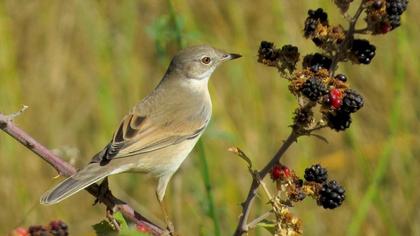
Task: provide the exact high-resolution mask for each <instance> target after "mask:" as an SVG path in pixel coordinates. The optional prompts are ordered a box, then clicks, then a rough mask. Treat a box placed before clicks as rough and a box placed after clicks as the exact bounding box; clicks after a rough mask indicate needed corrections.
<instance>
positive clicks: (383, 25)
mask: <svg viewBox="0 0 420 236" xmlns="http://www.w3.org/2000/svg"><path fill="white" fill-rule="evenodd" d="M391 30H392V26H391V25H390V24H389V23H387V22H383V23H381V24H380V32H381V33H382V34H386V33H388V32H389V31H391Z"/></svg>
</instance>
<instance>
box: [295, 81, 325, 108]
mask: <svg viewBox="0 0 420 236" xmlns="http://www.w3.org/2000/svg"><path fill="white" fill-rule="evenodd" d="M300 91H301V93H302V94H303V95H304V96H305V97H307V98H309V99H310V100H311V101H313V102H316V101H317V100H318V99H319V98H320V97H322V96H323V95H325V94H327V93H328V90H327V88H326V87H325V85H324V83H323V82H322V79H320V78H317V77H315V76H314V77H311V78H309V79H307V80H306V81H305V82H304V83H303V85H302V88H301V90H300Z"/></svg>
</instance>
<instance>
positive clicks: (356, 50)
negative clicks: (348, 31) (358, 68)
mask: <svg viewBox="0 0 420 236" xmlns="http://www.w3.org/2000/svg"><path fill="white" fill-rule="evenodd" d="M375 51H376V47H375V45H372V44H370V43H369V41H367V40H364V39H355V40H354V41H353V44H352V47H351V52H352V54H353V55H354V56H355V57H356V59H357V62H358V63H362V64H369V63H370V62H371V61H372V58H373V57H374V56H375Z"/></svg>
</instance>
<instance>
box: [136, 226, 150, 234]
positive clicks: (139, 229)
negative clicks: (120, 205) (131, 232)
mask: <svg viewBox="0 0 420 236" xmlns="http://www.w3.org/2000/svg"><path fill="white" fill-rule="evenodd" d="M136 228H137V231H139V232H142V233H148V232H149V229H148V228H147V227H146V226H144V225H137V226H136Z"/></svg>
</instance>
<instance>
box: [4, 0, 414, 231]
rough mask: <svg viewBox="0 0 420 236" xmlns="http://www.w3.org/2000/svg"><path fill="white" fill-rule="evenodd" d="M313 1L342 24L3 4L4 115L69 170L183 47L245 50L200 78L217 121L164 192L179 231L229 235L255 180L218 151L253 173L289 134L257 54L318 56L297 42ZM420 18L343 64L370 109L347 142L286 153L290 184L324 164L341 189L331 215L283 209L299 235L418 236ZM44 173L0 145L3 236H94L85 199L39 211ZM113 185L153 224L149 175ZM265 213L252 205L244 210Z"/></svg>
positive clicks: (270, 9) (161, 7) (94, 213)
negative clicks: (265, 46) (287, 47)
mask: <svg viewBox="0 0 420 236" xmlns="http://www.w3.org/2000/svg"><path fill="white" fill-rule="evenodd" d="M318 3H322V4H323V5H322V6H324V7H326V6H327V9H328V10H329V12H330V13H331V14H330V19H331V20H332V21H334V20H340V22H343V21H342V19H341V17H340V16H339V15H338V14H337V11H335V8H334V7H333V6H331V5H330V2H329V1H327V2H324V1H305V0H300V1H281V2H279V1H262V2H260V3H258V4H255V3H254V2H242V3H241V4H239V3H235V2H229V3H227V2H223V1H203V0H199V1H185V0H174V1H161V2H156V1H130V0H124V1H118V2H111V1H80V0H69V1H34V2H31V3H26V2H23V1H9V0H4V1H1V2H0V112H4V113H10V112H14V111H16V110H18V109H19V108H20V107H21V105H22V104H25V105H29V107H30V108H29V110H28V111H27V112H26V113H25V114H24V115H22V116H21V117H19V118H18V120H17V121H16V122H17V123H18V125H19V126H21V127H22V128H24V129H25V130H27V131H28V132H29V133H30V134H32V135H33V136H34V137H35V138H37V139H39V140H40V141H41V142H42V143H44V144H46V145H47V146H48V147H50V148H63V147H66V146H70V147H76V148H77V149H78V150H79V153H80V155H78V156H77V157H67V158H68V159H73V160H74V161H75V164H76V165H77V166H81V165H83V164H84V163H86V162H87V161H88V160H89V159H90V157H91V156H92V155H93V154H94V153H95V152H97V151H98V150H99V149H101V148H103V146H104V145H105V144H106V142H107V141H108V140H109V139H110V136H111V134H112V132H113V130H114V129H115V127H116V126H117V125H118V122H119V119H120V118H121V117H122V116H123V115H124V114H125V113H126V112H127V110H128V109H130V107H131V106H132V105H134V104H135V103H136V102H137V101H138V100H139V99H141V98H142V97H144V96H145V95H147V94H148V93H149V92H150V91H151V90H152V89H153V87H154V86H155V85H156V84H157V83H158V82H159V80H160V78H161V76H162V74H163V73H164V71H165V69H166V66H167V64H168V62H169V60H170V57H171V55H173V54H174V53H175V52H176V51H177V50H178V48H179V47H182V46H184V45H191V44H198V43H209V44H212V45H214V46H216V47H218V48H221V49H224V50H226V51H232V52H237V53H241V54H243V55H244V57H243V58H241V59H240V60H237V61H233V62H231V63H229V64H226V65H223V66H222V67H221V68H219V69H218V70H217V71H216V72H215V74H214V76H213V77H212V79H211V81H210V90H211V91H210V92H211V95H212V100H213V118H212V121H211V124H210V126H209V128H208V130H207V131H206V133H205V134H204V135H203V137H202V139H203V142H202V143H203V147H197V148H196V150H195V151H194V153H192V155H191V156H190V158H189V159H187V160H186V162H185V163H184V164H183V166H182V168H181V170H180V171H179V173H178V174H177V175H176V176H175V179H174V180H173V181H172V182H171V186H170V188H169V190H168V192H167V203H168V204H169V210H170V213H171V215H172V217H173V221H174V222H175V223H176V226H177V229H179V231H180V232H181V233H182V234H183V235H197V234H200V235H229V234H230V233H231V232H233V230H234V226H235V223H236V220H237V217H238V214H239V212H240V206H239V203H240V202H241V201H242V200H243V198H244V197H245V194H246V191H247V189H248V186H249V184H250V182H251V178H250V176H249V174H248V172H247V169H246V167H245V165H244V163H243V162H242V161H241V160H239V159H238V158H236V157H235V156H233V155H232V154H230V153H228V152H227V151H226V150H227V148H228V147H229V146H232V145H236V146H239V147H241V148H242V149H243V150H244V151H245V152H246V153H247V154H248V155H249V156H250V157H251V158H252V159H253V161H254V162H255V165H256V166H258V167H261V166H262V165H263V164H264V163H265V162H266V161H267V159H268V158H269V157H270V156H272V154H273V153H274V152H275V151H276V149H277V147H278V145H279V144H280V143H281V141H282V139H284V138H285V135H287V133H288V132H289V128H288V125H289V124H290V118H291V114H292V111H293V110H294V108H295V104H296V102H295V101H294V100H293V98H292V96H290V95H289V94H288V91H287V88H286V86H287V82H286V81H283V80H282V79H281V78H279V76H278V74H277V73H276V71H274V70H270V68H267V67H265V66H262V65H259V64H257V63H256V52H257V49H258V46H259V42H260V41H261V40H272V41H275V42H277V43H278V44H282V43H293V44H295V45H298V46H299V47H300V49H301V51H302V52H305V53H308V52H314V51H316V48H315V47H314V46H313V45H312V44H311V43H310V42H308V41H306V40H305V39H303V37H302V36H301V35H302V27H303V26H302V24H303V23H302V22H303V20H304V18H305V14H306V11H307V8H315V7H318V6H319V4H318ZM302 6H304V7H302ZM419 13H420V3H418V2H416V1H411V2H410V9H409V11H408V13H407V14H406V16H405V17H404V18H403V25H402V26H401V27H400V28H399V29H397V30H396V31H395V32H392V33H391V34H390V35H386V36H378V37H374V38H371V40H372V42H373V43H374V44H375V45H376V46H377V56H376V57H375V59H374V60H373V63H372V65H370V66H355V65H354V66H353V65H351V64H349V65H345V66H342V67H340V71H343V72H345V73H346V74H347V75H348V77H349V78H350V81H351V83H352V86H353V87H356V88H357V89H358V90H359V91H361V92H362V93H363V94H364V95H365V98H366V106H365V107H364V108H363V110H362V111H360V112H359V113H358V114H357V115H356V116H355V117H354V124H353V127H352V129H351V131H349V132H348V133H347V134H343V133H334V132H323V133H322V134H323V135H324V136H325V137H326V138H327V139H328V140H329V144H324V143H323V142H320V141H319V140H317V139H312V138H303V139H302V140H300V141H299V143H297V144H295V145H294V146H293V147H292V148H291V149H290V150H289V152H288V153H287V155H286V156H285V159H284V161H285V162H286V164H288V165H290V166H291V167H293V168H294V169H295V170H296V171H297V172H298V173H300V174H302V172H303V169H304V168H305V167H307V166H308V165H310V164H313V163H318V162H320V163H321V164H323V165H325V166H327V167H328V169H329V170H330V176H333V177H334V178H335V179H337V180H338V181H340V182H341V183H342V184H343V185H344V186H345V187H346V190H347V201H346V202H345V204H344V206H343V207H341V208H340V209H337V210H334V211H326V210H323V209H320V208H319V207H317V206H315V204H314V203H313V202H311V201H307V202H305V203H303V204H301V205H298V206H297V207H296V208H295V214H296V215H297V216H300V217H301V218H302V220H303V221H304V225H305V232H306V233H307V234H308V235H338V234H342V233H343V232H344V233H346V234H348V235H366V234H369V235H419V234H420V228H419V227H418V226H417V225H420V215H419V214H418V211H417V209H418V208H419V207H420V205H419V203H418V199H419V197H420V190H418V188H416V187H415V186H416V184H417V182H416V180H417V179H419V178H420V175H419V172H418V171H417V170H418V169H419V168H420V161H419V159H418V158H417V156H419V154H420V149H419V147H420V145H419V144H420V142H419V140H418V139H417V136H418V132H417V130H420V122H419V121H420V104H419V103H418V102H417V101H418V100H419V99H420V97H419V93H418V88H419V87H420V80H419V76H418V74H419V72H420V67H419V66H420V65H419V61H418V58H417V56H416V55H419V54H420V45H419V44H418V43H417V41H418V39H419V37H420V32H419V31H418V29H417V28H418V27H417V25H416V24H415V23H413V22H416V16H417V15H418V14H419ZM55 174H56V173H54V171H53V170H52V169H51V168H50V167H48V166H47V165H46V164H44V163H43V162H42V161H41V160H40V159H39V158H37V157H35V156H34V155H33V154H32V153H30V152H29V151H27V150H25V149H24V148H23V147H22V146H21V145H19V144H17V143H16V142H14V141H12V140H11V139H10V138H9V137H7V136H6V135H4V134H1V135H0V186H2V188H0V198H1V199H2V204H1V206H2V211H1V212H0V234H1V235H4V234H7V232H9V231H10V230H11V229H12V228H13V227H15V226H16V225H24V226H28V225H31V224H43V223H46V222H48V221H50V220H52V219H62V220H64V221H66V222H67V223H68V224H69V225H70V230H71V233H72V234H73V235H92V234H93V231H92V230H91V228H90V225H92V224H94V223H97V222H99V221H100V220H102V219H103V217H104V209H102V208H100V207H91V203H92V201H93V199H91V198H90V197H88V195H86V193H80V194H78V195H76V196H74V197H72V198H70V199H68V200H66V201H64V202H63V203H62V204H59V205H56V206H51V207H44V206H40V205H39V204H38V203H37V202H38V199H39V196H40V195H41V194H42V193H43V192H44V191H45V190H47V189H48V188H49V187H51V186H52V185H53V184H54V183H56V182H57V181H58V180H54V179H53V178H52V177H53V176H55ZM35 180H36V181H35ZM110 181H111V188H112V187H113V186H114V187H115V186H116V185H118V188H116V187H115V189H119V190H116V191H120V193H121V196H123V195H124V194H123V193H128V194H129V196H131V198H132V199H130V201H131V202H132V203H134V204H136V206H139V209H144V210H142V211H144V212H145V213H146V214H147V215H150V216H153V217H155V218H160V210H159V207H158V205H157V203H156V200H155V196H154V186H155V183H154V181H153V180H152V179H150V178H148V177H147V176H142V175H133V174H124V175H119V176H115V177H113V178H111V179H110ZM209 185H210V186H211V191H208V188H207V187H206V186H209ZM124 196H126V195H124ZM133 199H135V200H133ZM34 206H35V207H34ZM75 206H77V207H75ZM263 209H264V202H259V203H258V204H257V205H256V207H255V209H254V211H253V214H255V215H256V214H258V213H259V212H262V210H263ZM255 215H254V216H255ZM251 218H253V217H251ZM251 235H267V233H266V232H264V231H255V232H252V233H251Z"/></svg>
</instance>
